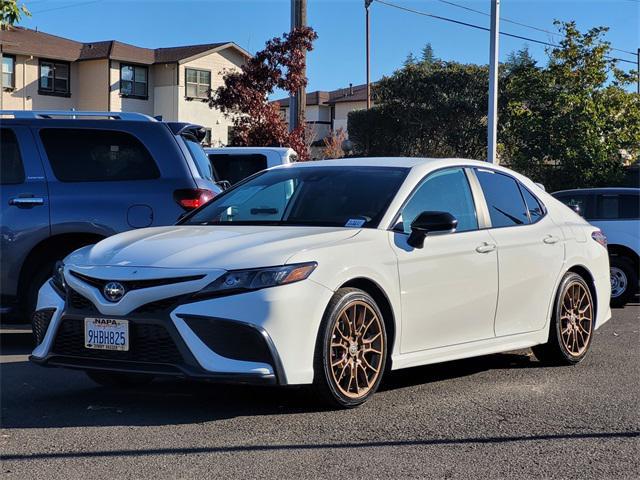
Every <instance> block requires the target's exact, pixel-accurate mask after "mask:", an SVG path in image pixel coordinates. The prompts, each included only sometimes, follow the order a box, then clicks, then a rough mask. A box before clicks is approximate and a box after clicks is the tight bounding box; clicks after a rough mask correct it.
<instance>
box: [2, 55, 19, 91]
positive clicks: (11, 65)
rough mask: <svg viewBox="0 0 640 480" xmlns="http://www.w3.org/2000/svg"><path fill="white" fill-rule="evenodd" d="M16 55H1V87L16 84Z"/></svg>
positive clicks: (10, 86) (13, 86)
mask: <svg viewBox="0 0 640 480" xmlns="http://www.w3.org/2000/svg"><path fill="white" fill-rule="evenodd" d="M15 70H16V57H14V56H13V55H3V56H2V88H9V89H11V88H15V86H16V75H15Z"/></svg>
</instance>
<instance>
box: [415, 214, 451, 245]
mask: <svg viewBox="0 0 640 480" xmlns="http://www.w3.org/2000/svg"><path fill="white" fill-rule="evenodd" d="M457 227H458V220H457V219H456V218H455V217H454V216H453V215H451V214H450V213H449V212H422V213H421V214H420V215H418V216H417V217H416V218H415V219H414V220H413V222H411V234H410V235H409V239H408V240H407V243H408V244H409V245H411V246H412V247H413V248H422V247H423V246H424V239H425V238H426V236H427V235H428V234H430V233H453V232H455V231H456V228H457Z"/></svg>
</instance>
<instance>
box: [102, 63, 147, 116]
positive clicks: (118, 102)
mask: <svg viewBox="0 0 640 480" xmlns="http://www.w3.org/2000/svg"><path fill="white" fill-rule="evenodd" d="M122 63H129V62H122ZM129 64H130V65H132V64H131V63H129ZM142 66H144V65H142ZM148 67H149V72H148V75H147V80H148V82H149V84H148V85H147V87H148V93H149V98H148V99H147V100H142V99H138V98H128V97H123V96H121V95H120V62H119V61H118V60H111V64H110V68H109V84H110V86H111V87H110V91H109V109H110V110H111V111H112V112H139V113H144V114H146V115H153V114H154V113H153V95H154V91H153V90H154V89H153V85H154V84H153V77H154V75H153V66H151V65H149V66H148Z"/></svg>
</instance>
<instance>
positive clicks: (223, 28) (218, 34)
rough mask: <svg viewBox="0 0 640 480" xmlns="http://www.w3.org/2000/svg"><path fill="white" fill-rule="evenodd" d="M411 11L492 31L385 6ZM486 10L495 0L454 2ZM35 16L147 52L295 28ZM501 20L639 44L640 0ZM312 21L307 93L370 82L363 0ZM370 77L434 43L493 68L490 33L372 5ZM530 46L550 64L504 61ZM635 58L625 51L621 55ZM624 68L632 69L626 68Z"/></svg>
mask: <svg viewBox="0 0 640 480" xmlns="http://www.w3.org/2000/svg"><path fill="white" fill-rule="evenodd" d="M387 1H389V2H391V3H396V4H399V5H402V6H405V7H408V8H412V9H415V10H420V11H424V12H428V13H432V14H436V15H441V16H446V17H450V18H455V19H457V20H461V21H465V22H469V23H475V24H478V25H483V26H488V24H489V18H488V17H486V16H483V15H479V14H477V13H473V12H469V11H466V10H463V9H461V8H458V7H455V6H452V5H448V4H446V3H443V2H441V1H438V0H413V1H411V0H387ZM451 1H453V2H454V3H458V4H461V5H464V6H467V7H470V8H473V9H476V10H482V11H484V12H489V8H490V1H489V0H472V1H465V0H451ZM26 5H27V6H28V7H29V8H30V9H31V11H32V12H33V17H32V18H29V19H26V20H25V21H23V22H22V25H23V26H27V27H30V28H35V27H38V29H40V30H43V31H46V32H48V33H52V34H55V35H60V36H63V37H68V38H73V39H76V40H80V41H87V42H88V41H97V40H111V39H116V40H120V41H123V42H127V43H132V44H134V45H139V46H144V47H168V46H176V45H185V44H196V43H210V42H219V41H234V42H236V43H237V44H239V45H240V46H242V47H244V48H246V49H247V50H249V51H251V52H254V51H256V50H258V49H260V48H261V47H262V46H263V45H264V42H265V41H266V40H267V39H269V38H271V37H273V36H277V35H280V34H282V33H283V32H285V31H287V30H288V29H289V25H290V18H289V14H290V1H289V0H207V1H205V0H201V1H191V0H179V1H176V0H126V1H124V0H94V1H89V0H33V1H29V0H26ZM501 16H502V17H503V18H506V19H511V20H515V21H519V22H521V23H526V24H529V25H533V26H536V27H539V28H543V29H546V30H551V31H553V30H554V27H553V20H554V19H559V20H575V21H576V22H577V23H578V26H579V27H580V28H581V29H587V28H590V27H593V26H596V25H606V26H609V27H610V31H609V33H608V35H607V39H608V40H609V41H611V43H612V45H613V46H614V47H617V48H620V49H624V50H628V51H631V52H635V51H636V49H637V48H638V46H640V20H639V19H640V1H639V0H582V1H577V0H573V1H572V0H533V1H525V0H502V2H501ZM308 23H309V25H311V26H312V27H313V28H315V29H316V31H317V32H318V35H319V38H318V40H317V42H316V44H315V49H314V51H313V52H311V54H310V55H309V59H308V75H309V87H308V90H332V89H336V88H341V87H345V86H347V85H348V84H349V83H353V84H359V83H364V81H365V61H364V52H365V45H364V7H363V0H308ZM501 28H502V30H504V31H506V32H510V33H514V34H517V35H522V36H527V37H531V38H536V39H539V40H543V41H553V40H554V37H552V36H550V35H549V34H546V33H543V32H539V31H535V30H530V29H528V28H524V27H520V26H517V25H513V24H509V23H505V22H503V23H502V25H501ZM371 32H372V41H371V48H372V57H371V72H372V79H374V80H375V79H377V78H380V77H381V76H382V75H386V74H390V73H392V72H393V71H394V70H395V69H397V68H398V67H399V66H401V65H402V62H403V61H404V59H405V58H406V56H407V54H408V53H409V52H410V51H413V52H414V53H415V54H419V53H420V50H421V48H422V46H423V45H424V44H425V43H426V42H431V44H432V46H433V48H434V51H435V53H436V55H437V56H439V57H440V58H443V59H447V60H456V61H460V62H473V63H487V61H488V55H489V52H488V50H489V34H488V32H484V31H480V30H475V29H471V28H467V27H463V26H458V25H455V24H451V23H447V22H442V21H439V20H434V19H430V18H426V17H422V16H419V15H415V14H411V13H407V12H403V11H400V10H396V9H394V8H390V7H388V6H385V5H382V4H379V3H374V4H373V5H372V7H371ZM525 44H527V45H528V46H529V48H530V51H531V53H532V54H533V55H534V57H535V58H536V59H538V60H540V61H544V59H545V52H544V48H545V47H544V46H541V45H536V44H533V43H527V42H525V41H523V40H519V39H514V38H507V37H504V36H503V37H501V45H500V47H501V55H500V56H501V58H502V59H504V58H505V57H506V55H507V54H508V53H509V52H510V51H513V50H516V49H519V48H522V47H523V46H524V45H525ZM618 55H619V56H621V58H626V59H630V60H635V57H634V56H632V55H628V54H622V53H620V52H616V56H618ZM623 65H624V66H625V67H627V68H633V65H630V64H623Z"/></svg>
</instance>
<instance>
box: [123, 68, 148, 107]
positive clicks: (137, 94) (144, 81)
mask: <svg viewBox="0 0 640 480" xmlns="http://www.w3.org/2000/svg"><path fill="white" fill-rule="evenodd" d="M148 79H149V68H148V67H141V66H139V65H129V64H126V63H121V64H120V95H122V96H123V97H132V98H141V99H144V100H146V99H147V98H148V97H149V93H148V92H149V90H148V87H149V82H148Z"/></svg>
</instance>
